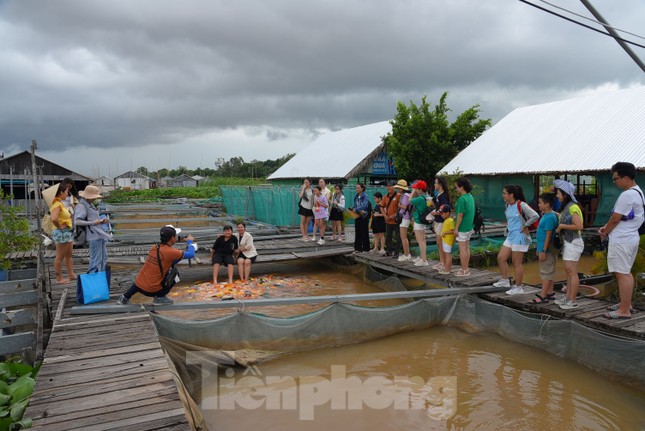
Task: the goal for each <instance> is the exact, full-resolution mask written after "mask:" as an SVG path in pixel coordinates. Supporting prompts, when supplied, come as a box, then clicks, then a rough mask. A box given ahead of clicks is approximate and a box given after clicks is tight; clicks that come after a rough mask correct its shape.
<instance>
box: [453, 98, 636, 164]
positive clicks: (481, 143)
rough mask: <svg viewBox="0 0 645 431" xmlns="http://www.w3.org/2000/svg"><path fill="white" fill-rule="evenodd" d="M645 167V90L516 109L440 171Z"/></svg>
mask: <svg viewBox="0 0 645 431" xmlns="http://www.w3.org/2000/svg"><path fill="white" fill-rule="evenodd" d="M618 161H622V162H630V163H633V164H634V165H636V167H637V168H638V169H645V87H638V88H633V89H627V90H620V91H615V92H611V93H605V94H598V95H593V96H587V97H580V98H576V99H569V100H563V101H559V102H552V103H545V104H542V105H533V106H527V107H523V108H518V109H516V110H514V111H512V112H511V113H510V114H508V115H507V116H506V117H504V118H503V119H502V120H500V121H499V122H498V123H497V124H495V125H494V126H493V127H491V128H490V129H489V130H487V131H486V132H485V133H484V134H483V135H482V136H480V137H479V138H478V139H477V140H475V141H474V142H473V143H472V144H470V145H469V146H468V147H467V148H466V149H464V150H463V151H462V152H461V153H459V154H458V155H457V157H455V158H454V159H452V160H451V161H450V163H448V164H447V165H446V166H444V168H443V169H441V172H448V173H453V172H456V171H461V172H463V173H464V174H469V175H496V174H512V173H519V172H522V173H573V172H589V171H606V170H608V169H610V168H611V166H612V165H613V164H614V163H616V162H618Z"/></svg>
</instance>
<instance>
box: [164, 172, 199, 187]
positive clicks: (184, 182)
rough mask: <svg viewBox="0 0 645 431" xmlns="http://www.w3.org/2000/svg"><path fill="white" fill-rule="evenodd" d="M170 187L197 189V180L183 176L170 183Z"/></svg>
mask: <svg viewBox="0 0 645 431" xmlns="http://www.w3.org/2000/svg"><path fill="white" fill-rule="evenodd" d="M170 187H197V180H195V179H193V178H192V177H189V176H188V175H186V174H182V175H179V176H178V177H175V178H173V179H172V180H171V181H170Z"/></svg>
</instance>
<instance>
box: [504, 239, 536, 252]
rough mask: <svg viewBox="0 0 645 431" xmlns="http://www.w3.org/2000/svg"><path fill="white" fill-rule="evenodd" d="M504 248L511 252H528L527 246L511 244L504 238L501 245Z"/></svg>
mask: <svg viewBox="0 0 645 431" xmlns="http://www.w3.org/2000/svg"><path fill="white" fill-rule="evenodd" d="M502 245H503V246H504V247H508V248H510V249H511V251H520V252H522V253H526V252H527V251H529V245H528V244H511V242H510V241H509V240H508V238H506V240H505V241H504V244H502Z"/></svg>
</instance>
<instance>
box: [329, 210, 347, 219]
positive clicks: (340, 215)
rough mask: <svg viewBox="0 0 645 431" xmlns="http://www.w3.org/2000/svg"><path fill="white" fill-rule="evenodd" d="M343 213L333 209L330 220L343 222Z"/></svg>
mask: <svg viewBox="0 0 645 431" xmlns="http://www.w3.org/2000/svg"><path fill="white" fill-rule="evenodd" d="M343 218H344V217H343V212H342V211H341V210H339V209H338V208H332V209H331V212H330V213H329V220H331V221H343Z"/></svg>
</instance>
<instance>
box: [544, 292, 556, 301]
mask: <svg viewBox="0 0 645 431" xmlns="http://www.w3.org/2000/svg"><path fill="white" fill-rule="evenodd" d="M546 299H550V300H551V301H553V300H554V299H555V292H551V293H547V294H546Z"/></svg>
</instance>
